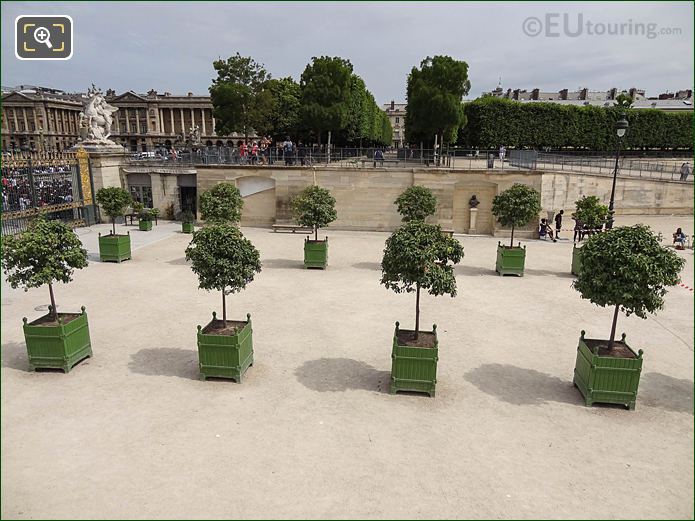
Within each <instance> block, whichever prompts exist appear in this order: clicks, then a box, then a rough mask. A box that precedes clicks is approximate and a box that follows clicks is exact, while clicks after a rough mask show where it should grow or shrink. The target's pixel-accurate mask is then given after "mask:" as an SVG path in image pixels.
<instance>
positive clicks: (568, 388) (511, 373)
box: [464, 364, 584, 405]
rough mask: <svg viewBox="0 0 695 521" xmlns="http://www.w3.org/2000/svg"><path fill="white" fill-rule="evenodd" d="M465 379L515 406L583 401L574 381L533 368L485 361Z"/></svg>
mask: <svg viewBox="0 0 695 521" xmlns="http://www.w3.org/2000/svg"><path fill="white" fill-rule="evenodd" d="M464 378H465V379H466V380H467V381H469V382H470V383H472V384H473V385H475V386H476V387H477V388H478V389H480V390H481V391H483V392H484V393H486V394H489V395H491V396H494V397H496V398H498V399H499V400H502V401H504V402H507V403H511V404H512V405H543V404H544V403H547V402H560V403H569V404H572V405H582V404H583V403H584V400H583V398H582V396H581V393H580V392H579V391H578V390H577V389H576V388H575V387H574V385H573V383H572V380H562V379H561V378H557V377H556V376H550V375H548V374H545V373H541V372H539V371H535V370H534V369H524V368H522V367H516V366H513V365H508V364H484V365H481V366H480V367H477V368H475V369H473V370H472V371H469V372H467V373H466V374H465V375H464Z"/></svg>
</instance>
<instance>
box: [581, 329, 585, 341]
mask: <svg viewBox="0 0 695 521" xmlns="http://www.w3.org/2000/svg"><path fill="white" fill-rule="evenodd" d="M584 335H586V331H584V330H583V329H582V334H581V339H582V340H584Z"/></svg>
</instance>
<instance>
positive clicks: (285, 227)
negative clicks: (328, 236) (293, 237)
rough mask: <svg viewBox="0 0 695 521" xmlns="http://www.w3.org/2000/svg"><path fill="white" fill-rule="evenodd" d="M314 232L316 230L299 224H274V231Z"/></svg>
mask: <svg viewBox="0 0 695 521" xmlns="http://www.w3.org/2000/svg"><path fill="white" fill-rule="evenodd" d="M297 231H298V232H299V233H307V234H308V233H313V231H314V230H312V229H311V228H307V227H306V226H301V225H299V224H273V232H292V233H295V232H297Z"/></svg>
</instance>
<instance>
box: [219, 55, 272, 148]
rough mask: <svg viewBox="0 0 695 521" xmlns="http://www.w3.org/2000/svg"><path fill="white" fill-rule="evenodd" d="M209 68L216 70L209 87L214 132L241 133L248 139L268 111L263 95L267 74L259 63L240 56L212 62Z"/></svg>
mask: <svg viewBox="0 0 695 521" xmlns="http://www.w3.org/2000/svg"><path fill="white" fill-rule="evenodd" d="M212 65H213V67H214V68H215V70H216V71H217V78H215V79H214V80H213V81H212V85H211V86H210V99H211V101H212V106H213V115H214V116H215V120H216V124H215V132H217V133H218V134H220V135H225V134H231V133H233V132H240V133H242V134H244V136H245V137H247V138H248V135H249V133H250V132H251V131H252V130H254V129H255V127H256V125H257V124H258V123H259V122H260V121H262V119H263V118H264V115H265V114H266V113H267V111H268V110H269V105H268V100H267V97H266V96H264V95H263V94H262V92H263V86H264V84H265V82H266V80H268V79H270V74H268V73H267V72H266V70H265V67H264V66H263V65H262V64H260V63H258V62H256V61H255V60H254V59H253V58H251V57H246V56H241V55H240V54H239V53H236V55H234V56H231V57H229V58H227V59H226V60H215V61H214V62H213V64H212Z"/></svg>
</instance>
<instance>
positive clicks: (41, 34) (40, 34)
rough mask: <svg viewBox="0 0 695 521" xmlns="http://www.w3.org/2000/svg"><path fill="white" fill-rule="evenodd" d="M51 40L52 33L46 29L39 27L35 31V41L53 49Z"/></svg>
mask: <svg viewBox="0 0 695 521" xmlns="http://www.w3.org/2000/svg"><path fill="white" fill-rule="evenodd" d="M50 38H51V33H50V32H49V31H48V29H46V28H45V27H37V28H36V30H35V31H34V40H36V41H37V42H39V43H45V44H46V47H48V48H49V49H53V45H51V40H50Z"/></svg>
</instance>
